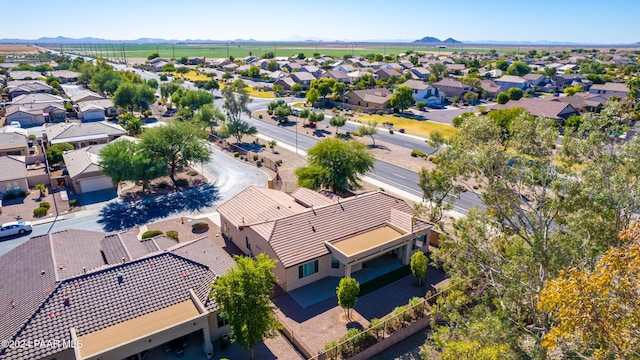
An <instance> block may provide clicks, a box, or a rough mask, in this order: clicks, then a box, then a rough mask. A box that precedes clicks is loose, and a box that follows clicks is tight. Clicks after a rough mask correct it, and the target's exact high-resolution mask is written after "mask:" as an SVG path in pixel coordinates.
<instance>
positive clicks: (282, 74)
mask: <svg viewBox="0 0 640 360" xmlns="http://www.w3.org/2000/svg"><path fill="white" fill-rule="evenodd" d="M288 75H289V74H287V73H286V72H284V71H280V70H276V71H272V72H270V73H269V75H267V76H269V78H271V79H273V80H274V81H277V80H280V79H282V78H285V77H287V76H288Z"/></svg>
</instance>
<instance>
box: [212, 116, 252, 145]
mask: <svg viewBox="0 0 640 360" xmlns="http://www.w3.org/2000/svg"><path fill="white" fill-rule="evenodd" d="M257 133H258V129H256V127H255V126H252V125H251V124H249V123H248V122H246V121H244V120H233V119H227V120H226V121H225V122H224V123H223V124H222V127H221V128H220V131H219V134H220V135H222V136H235V138H236V143H237V144H239V143H240V142H241V141H242V137H243V136H245V135H255V134H257Z"/></svg>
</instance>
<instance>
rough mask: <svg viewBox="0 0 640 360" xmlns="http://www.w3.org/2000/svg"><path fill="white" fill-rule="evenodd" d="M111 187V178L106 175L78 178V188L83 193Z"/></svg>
mask: <svg viewBox="0 0 640 360" xmlns="http://www.w3.org/2000/svg"><path fill="white" fill-rule="evenodd" d="M113 187H114V186H113V182H111V178H110V177H106V176H101V177H95V178H91V179H84V180H80V190H81V191H82V193H83V194H84V193H88V192H91V191H98V190H104V189H111V188H113Z"/></svg>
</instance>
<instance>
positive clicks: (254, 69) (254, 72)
mask: <svg viewBox="0 0 640 360" xmlns="http://www.w3.org/2000/svg"><path fill="white" fill-rule="evenodd" d="M248 76H249V77H250V78H254V79H259V78H260V67H258V66H251V67H249V74H248Z"/></svg>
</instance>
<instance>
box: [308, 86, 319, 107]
mask: <svg viewBox="0 0 640 360" xmlns="http://www.w3.org/2000/svg"><path fill="white" fill-rule="evenodd" d="M318 100H320V92H318V89H309V91H307V102H308V103H309V104H315V103H317V102H318Z"/></svg>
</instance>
